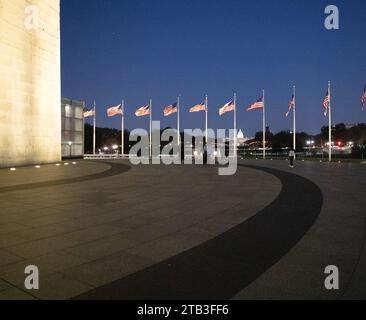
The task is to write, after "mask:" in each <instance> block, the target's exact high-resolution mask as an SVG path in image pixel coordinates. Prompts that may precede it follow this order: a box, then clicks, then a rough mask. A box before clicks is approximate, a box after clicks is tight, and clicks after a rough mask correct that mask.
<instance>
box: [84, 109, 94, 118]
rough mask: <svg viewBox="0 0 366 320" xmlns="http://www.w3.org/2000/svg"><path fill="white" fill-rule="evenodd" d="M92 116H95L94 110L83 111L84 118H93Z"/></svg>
mask: <svg viewBox="0 0 366 320" xmlns="http://www.w3.org/2000/svg"><path fill="white" fill-rule="evenodd" d="M94 115H95V112H94V109H90V110H86V111H84V118H90V117H94Z"/></svg>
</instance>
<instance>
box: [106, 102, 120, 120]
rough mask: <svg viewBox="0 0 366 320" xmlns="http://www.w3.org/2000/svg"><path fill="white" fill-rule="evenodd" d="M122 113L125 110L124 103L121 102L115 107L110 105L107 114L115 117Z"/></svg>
mask: <svg viewBox="0 0 366 320" xmlns="http://www.w3.org/2000/svg"><path fill="white" fill-rule="evenodd" d="M118 114H120V115H122V114H123V112H122V105H121V104H119V105H118V106H115V107H110V108H108V109H107V115H108V117H114V116H116V115H118Z"/></svg>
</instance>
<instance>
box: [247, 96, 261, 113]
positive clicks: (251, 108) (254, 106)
mask: <svg viewBox="0 0 366 320" xmlns="http://www.w3.org/2000/svg"><path fill="white" fill-rule="evenodd" d="M263 108H264V103H263V96H262V97H261V98H259V99H258V100H257V101H256V102H254V103H253V104H252V105H251V106H250V107H249V108H248V109H247V111H252V110H256V109H263Z"/></svg>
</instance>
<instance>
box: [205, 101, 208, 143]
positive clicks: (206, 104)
mask: <svg viewBox="0 0 366 320" xmlns="http://www.w3.org/2000/svg"><path fill="white" fill-rule="evenodd" d="M205 109H206V143H208V95H207V94H206V99H205Z"/></svg>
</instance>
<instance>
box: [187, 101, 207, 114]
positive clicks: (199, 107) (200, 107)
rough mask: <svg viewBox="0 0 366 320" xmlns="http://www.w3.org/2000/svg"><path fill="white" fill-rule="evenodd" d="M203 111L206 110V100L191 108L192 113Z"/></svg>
mask: <svg viewBox="0 0 366 320" xmlns="http://www.w3.org/2000/svg"><path fill="white" fill-rule="evenodd" d="M201 111H206V103H205V102H202V103H200V104H196V105H195V106H193V107H192V108H191V109H189V112H190V113H193V112H201Z"/></svg>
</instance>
